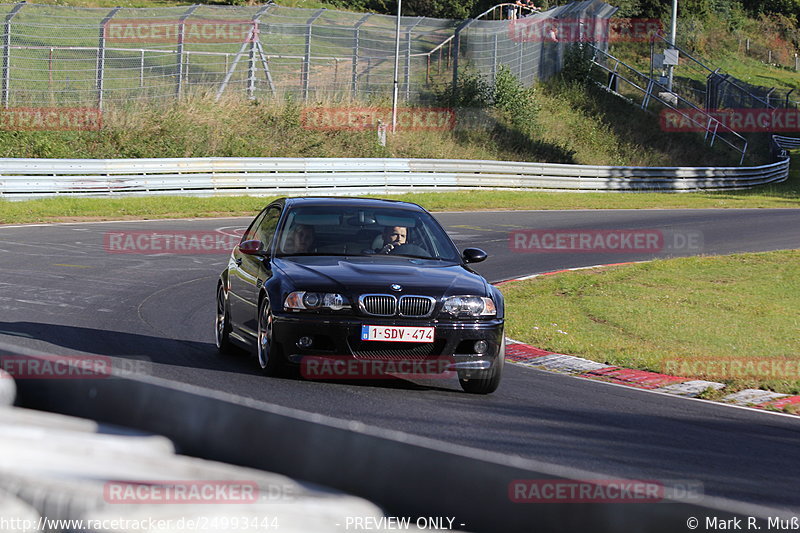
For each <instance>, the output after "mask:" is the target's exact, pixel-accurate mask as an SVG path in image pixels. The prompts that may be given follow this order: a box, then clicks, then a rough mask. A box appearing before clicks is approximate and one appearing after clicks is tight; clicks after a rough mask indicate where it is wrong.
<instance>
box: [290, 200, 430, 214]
mask: <svg viewBox="0 0 800 533" xmlns="http://www.w3.org/2000/svg"><path fill="white" fill-rule="evenodd" d="M285 201H286V207H299V206H337V207H338V206H346V207H393V208H395V209H409V210H413V211H423V212H426V211H425V209H424V208H422V207H421V206H419V205H417V204H414V203H411V202H401V201H399V200H383V199H379V198H337V197H329V196H303V197H296V198H285Z"/></svg>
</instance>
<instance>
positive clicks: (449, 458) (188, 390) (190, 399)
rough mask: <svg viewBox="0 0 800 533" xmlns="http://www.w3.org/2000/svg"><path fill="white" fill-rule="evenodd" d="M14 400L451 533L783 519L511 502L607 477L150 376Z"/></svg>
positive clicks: (750, 512) (678, 505)
mask: <svg viewBox="0 0 800 533" xmlns="http://www.w3.org/2000/svg"><path fill="white" fill-rule="evenodd" d="M265 379H267V378H265ZM45 381H47V382H45ZM19 403H21V404H22V406H24V407H29V408H35V409H44V410H51V411H56V412H60V413H63V414H69V415H74V416H80V417H85V418H91V419H94V420H98V421H100V422H107V423H112V424H120V425H125V426H128V427H132V428H137V429H140V430H144V431H148V432H152V433H155V434H161V435H165V436H167V437H169V438H170V439H172V440H173V442H175V444H176V445H177V446H178V448H179V451H181V452H182V453H186V454H190V455H196V456H200V457H204V458H207V459H213V460H219V461H225V462H228V463H234V464H239V465H244V466H251V467H256V468H261V469H265V470H269V471H272V472H277V473H281V474H285V475H288V476H290V477H293V478H296V479H300V480H306V481H310V482H315V483H319V484H322V485H327V486H330V487H333V488H336V489H339V490H343V491H345V492H348V493H351V494H355V495H357V496H362V497H365V498H367V499H369V500H371V501H373V502H375V503H378V504H379V505H382V506H383V507H384V510H385V512H386V513H387V514H388V515H391V516H415V517H416V516H426V517H455V518H456V521H455V523H454V527H455V529H457V530H462V531H492V532H494V531H525V532H527V531H531V530H533V529H535V530H536V531H540V532H545V533H547V532H563V531H594V532H598V533H605V532H609V533H610V532H614V533H616V532H619V531H637V532H664V533H674V532H675V531H684V530H685V529H686V527H685V525H686V520H687V517H700V519H701V520H703V518H702V517H704V516H715V517H718V519H719V520H723V519H727V518H732V517H738V518H740V519H741V520H742V522H746V518H744V517H746V516H753V517H761V518H762V519H763V518H765V517H767V516H772V517H784V516H789V514H788V513H787V512H784V511H781V510H777V509H769V508H766V507H762V506H756V505H752V504H747V503H743V502H734V501H730V500H723V499H720V498H715V497H711V496H704V497H702V498H701V499H699V500H697V499H695V500H685V501H677V500H672V501H670V500H668V501H663V502H659V503H613V504H599V503H590V504H574V503H538V504H530V503H513V502H512V501H511V497H510V495H509V485H510V484H511V482H512V481H514V480H526V479H527V480H531V479H537V480H558V479H562V480H563V479H567V480H578V479H597V478H598V477H600V478H601V479H607V476H606V477H602V476H597V475H593V474H591V473H589V472H585V471H579V470H577V469H573V468H567V467H563V466H560V465H554V464H549V463H543V462H538V461H533V460H530V459H523V458H521V457H516V456H509V455H503V454H499V453H493V452H490V451H484V450H478V449H473V448H467V447H464V446H458V445H453V444H449V443H446V442H442V441H436V440H432V439H428V438H424V437H418V436H414V435H409V434H406V433H401V432H397V431H390V430H385V429H380V428H376V427H371V426H366V425H364V424H361V423H357V422H349V421H345V420H339V419H334V418H330V417H326V416H322V415H318V414H312V413H307V412H303V411H299V410H295V409H290V408H287V407H283V406H279V405H273V404H267V403H264V402H259V401H256V400H252V399H248V398H242V397H238V396H234V395H231V394H228V393H224V392H219V391H210V390H207V389H202V388H200V387H196V386H191V385H186V384H181V383H176V382H170V381H168V380H164V379H160V378H155V377H151V376H141V375H137V376H132V375H126V376H122V375H119V376H114V377H113V378H110V379H69V380H20V382H19ZM462 524H463V525H462Z"/></svg>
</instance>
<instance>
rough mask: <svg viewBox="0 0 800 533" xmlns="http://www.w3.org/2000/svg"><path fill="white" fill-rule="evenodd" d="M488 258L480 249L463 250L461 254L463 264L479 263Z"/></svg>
mask: <svg viewBox="0 0 800 533" xmlns="http://www.w3.org/2000/svg"><path fill="white" fill-rule="evenodd" d="M487 257H489V256H488V255H487V254H486V252H484V251H483V250H481V249H480V248H465V249H464V251H463V252H462V254H461V258H462V259H463V260H464V262H465V263H480V262H481V261H485V260H486V258H487Z"/></svg>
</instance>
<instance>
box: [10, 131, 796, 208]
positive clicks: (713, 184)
mask: <svg viewBox="0 0 800 533" xmlns="http://www.w3.org/2000/svg"><path fill="white" fill-rule="evenodd" d="M778 142H779V141H777V140H776V143H778ZM782 142H786V143H789V142H790V141H782ZM796 142H800V141H796ZM778 155H779V160H778V161H777V162H775V163H771V164H768V165H761V166H755V167H621V166H596V165H565V164H554V163H523V162H515V161H480V160H447V159H394V158H387V159H367V158H284V157H269V158H191V159H0V198H3V199H12V200H13V199H30V198H37V197H49V196H116V195H125V196H127V195H154V194H160V195H165V194H175V195H196V196H213V195H233V194H250V195H271V194H299V195H308V194H325V195H354V194H375V193H402V192H409V191H431V190H435V191H445V190H463V189H515V190H520V189H523V190H524V189H543V190H568V191H674V192H678V191H698V190H731V189H741V188H748V187H753V186H756V185H764V184H768V183H777V182H781V181H784V180H786V179H787V177H788V171H789V159H788V157H786V156H785V153H784V154H782V155H781V154H778Z"/></svg>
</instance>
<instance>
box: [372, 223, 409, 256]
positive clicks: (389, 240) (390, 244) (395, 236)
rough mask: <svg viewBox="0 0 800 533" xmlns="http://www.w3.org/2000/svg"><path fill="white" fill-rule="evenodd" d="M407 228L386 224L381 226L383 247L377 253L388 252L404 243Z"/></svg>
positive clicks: (406, 236) (406, 237)
mask: <svg viewBox="0 0 800 533" xmlns="http://www.w3.org/2000/svg"><path fill="white" fill-rule="evenodd" d="M407 239H408V228H406V227H404V226H386V227H385V228H383V248H381V249H380V250H378V253H379V254H388V253H389V252H391V251H392V250H394V249H395V248H397V247H398V246H402V245H404V244H406V240H407Z"/></svg>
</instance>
